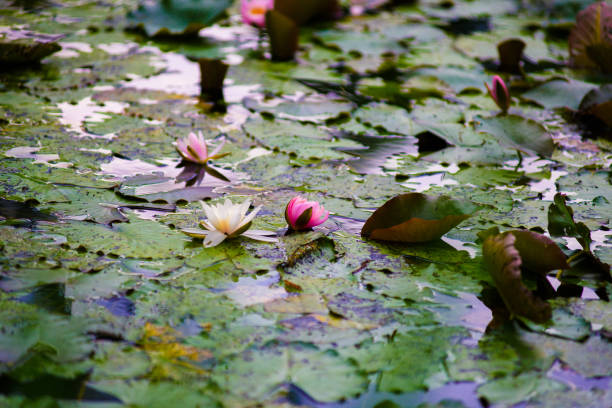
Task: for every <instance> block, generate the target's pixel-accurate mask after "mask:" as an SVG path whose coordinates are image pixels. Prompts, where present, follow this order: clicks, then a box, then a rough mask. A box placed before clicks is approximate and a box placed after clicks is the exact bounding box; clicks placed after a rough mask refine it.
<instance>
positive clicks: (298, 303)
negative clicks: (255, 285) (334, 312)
mask: <svg viewBox="0 0 612 408" xmlns="http://www.w3.org/2000/svg"><path fill="white" fill-rule="evenodd" d="M264 309H265V310H266V312H270V313H319V314H321V313H322V314H327V307H326V306H325V302H324V301H323V299H322V298H321V296H319V295H316V294H312V293H305V294H300V295H296V296H290V297H288V298H285V299H277V300H273V301H272V302H268V303H266V304H265V305H264Z"/></svg>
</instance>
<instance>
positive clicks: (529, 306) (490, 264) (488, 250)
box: [482, 233, 552, 323]
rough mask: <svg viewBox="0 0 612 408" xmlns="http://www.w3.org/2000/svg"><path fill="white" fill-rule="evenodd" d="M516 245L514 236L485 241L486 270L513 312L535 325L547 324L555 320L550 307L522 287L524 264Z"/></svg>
mask: <svg viewBox="0 0 612 408" xmlns="http://www.w3.org/2000/svg"><path fill="white" fill-rule="evenodd" d="M516 241H517V238H516V237H515V236H514V234H512V233H505V234H497V235H492V236H489V237H488V238H487V239H485V241H484V243H483V245H482V253H483V258H484V264H485V267H486V268H487V270H488V271H489V273H490V274H491V277H492V278H493V282H494V283H495V287H496V288H497V291H498V292H499V294H500V295H501V297H502V299H503V300H504V303H505V304H506V307H507V308H508V310H510V312H512V313H513V314H514V315H518V316H523V317H526V318H528V319H530V320H533V321H534V322H536V323H544V322H546V321H548V320H550V318H551V316H552V311H551V308H550V305H549V304H548V303H547V302H546V301H545V300H543V299H540V298H539V297H537V296H535V295H534V294H533V293H532V292H531V290H529V288H527V286H525V284H524V283H523V280H522V276H521V266H522V265H523V261H522V259H521V254H520V252H519V250H518V249H517V248H516Z"/></svg>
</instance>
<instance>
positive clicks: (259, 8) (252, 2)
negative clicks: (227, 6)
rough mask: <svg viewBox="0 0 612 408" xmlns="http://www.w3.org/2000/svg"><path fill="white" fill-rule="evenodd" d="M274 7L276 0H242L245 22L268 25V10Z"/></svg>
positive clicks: (260, 25)
mask: <svg viewBox="0 0 612 408" xmlns="http://www.w3.org/2000/svg"><path fill="white" fill-rule="evenodd" d="M273 8H274V0H241V6H240V13H241V14H242V21H243V22H244V23H245V24H251V25H255V26H258V27H264V26H265V25H266V11H268V10H272V9H273Z"/></svg>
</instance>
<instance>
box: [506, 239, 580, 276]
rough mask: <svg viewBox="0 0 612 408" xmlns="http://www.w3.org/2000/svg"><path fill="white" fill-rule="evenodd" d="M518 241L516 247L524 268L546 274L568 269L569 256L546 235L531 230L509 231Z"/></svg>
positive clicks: (515, 243)
mask: <svg viewBox="0 0 612 408" xmlns="http://www.w3.org/2000/svg"><path fill="white" fill-rule="evenodd" d="M509 233H510V234H512V235H514V237H515V238H516V241H515V242H514V247H515V248H516V249H517V250H518V252H519V254H520V255H521V260H522V266H523V267H524V268H527V269H529V270H530V271H532V272H537V273H541V274H545V273H546V272H548V271H552V270H556V269H567V268H569V265H568V264H567V256H566V255H565V254H564V253H563V251H561V248H559V246H558V245H557V244H556V243H555V241H553V240H552V239H550V238H548V237H547V236H546V235H542V234H538V233H537V232H533V231H529V230H514V231H509Z"/></svg>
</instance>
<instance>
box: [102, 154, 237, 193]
mask: <svg viewBox="0 0 612 408" xmlns="http://www.w3.org/2000/svg"><path fill="white" fill-rule="evenodd" d="M159 162H160V163H162V164H163V165H162V166H156V165H154V164H151V163H147V162H145V161H142V160H139V159H136V160H126V159H122V158H119V157H113V159H112V160H111V161H110V162H108V163H103V164H101V165H100V169H101V170H102V171H101V172H100V173H98V174H100V175H105V176H112V177H111V179H112V180H114V181H124V182H125V181H126V179H128V178H131V180H127V185H129V186H132V187H134V188H135V189H134V191H133V194H136V195H138V196H140V195H146V194H155V193H162V192H168V191H173V190H179V189H183V188H185V186H186V184H185V182H179V183H177V182H176V177H177V176H178V175H179V174H180V173H181V171H182V169H181V168H177V167H176V165H177V164H178V163H179V160H178V159H162V160H159ZM212 167H213V168H214V169H215V170H216V171H218V172H220V173H222V174H223V175H224V176H226V177H227V178H228V179H229V180H230V182H229V183H228V182H226V181H223V180H220V179H218V178H215V177H212V176H210V175H206V176H205V177H204V180H203V181H202V183H201V184H200V185H199V187H208V188H217V187H228V186H231V185H233V184H235V183H238V182H239V181H241V180H246V179H247V177H248V176H247V174H245V173H239V172H234V171H231V170H228V169H223V168H219V167H216V166H212ZM147 175H150V176H151V177H139V178H135V177H136V176H147Z"/></svg>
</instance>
